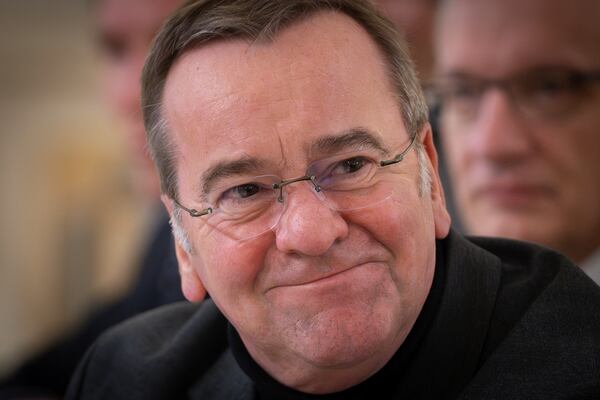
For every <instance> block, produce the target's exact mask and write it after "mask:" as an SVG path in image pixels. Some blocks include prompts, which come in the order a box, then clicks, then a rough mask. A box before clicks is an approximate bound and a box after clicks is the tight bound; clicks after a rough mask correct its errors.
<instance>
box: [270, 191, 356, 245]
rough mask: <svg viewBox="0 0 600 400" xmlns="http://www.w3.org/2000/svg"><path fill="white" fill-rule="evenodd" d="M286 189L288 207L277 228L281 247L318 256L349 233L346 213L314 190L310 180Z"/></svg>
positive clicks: (276, 234) (285, 198) (277, 237)
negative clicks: (335, 208) (322, 198)
mask: <svg viewBox="0 0 600 400" xmlns="http://www.w3.org/2000/svg"><path fill="white" fill-rule="evenodd" d="M285 191H286V192H287V193H285V194H284V202H286V206H285V210H284V212H283V215H282V216H281V219H280V221H279V224H278V225H277V227H276V228H275V236H276V245H277V248H278V249H279V250H281V251H283V252H286V253H299V254H305V255H309V256H318V255H322V254H324V253H325V252H327V250H328V249H329V248H331V246H332V245H333V244H334V243H335V242H336V241H338V240H343V239H344V238H346V237H347V236H348V224H347V222H346V221H345V220H344V218H343V217H342V215H341V214H340V213H339V212H337V211H335V210H332V209H331V208H329V207H328V206H327V205H326V204H325V203H324V202H323V201H321V199H319V198H318V195H317V194H316V193H312V192H313V191H314V189H313V188H312V187H311V186H310V184H307V183H296V184H294V185H290V186H288V187H286V190H285ZM319 195H320V194H319Z"/></svg>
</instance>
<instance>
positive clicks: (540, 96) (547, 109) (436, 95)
mask: <svg viewBox="0 0 600 400" xmlns="http://www.w3.org/2000/svg"><path fill="white" fill-rule="evenodd" d="M599 82H600V70H597V71H588V72H584V71H577V70H574V69H570V68H563V67H552V68H538V69H534V70H530V71H525V72H522V73H519V74H516V75H513V76H511V77H509V78H506V79H483V78H478V77H474V76H469V75H467V74H457V75H454V76H449V77H445V78H442V79H439V80H438V81H437V82H436V83H434V84H433V86H432V87H431V88H430V92H429V95H430V99H433V100H434V101H435V102H437V103H438V105H439V106H441V110H442V112H444V113H446V112H447V113H448V114H451V115H452V116H453V117H454V118H458V119H459V120H460V121H463V122H465V123H468V122H472V121H474V120H475V119H476V118H477V116H478V113H479V109H480V106H481V103H482V101H483V99H484V97H485V94H486V93H487V92H488V91H489V90H492V89H498V90H502V91H504V92H505V93H506V94H507V95H508V97H509V98H510V100H511V101H512V103H513V104H514V105H515V106H516V107H517V109H518V110H519V111H520V112H521V113H522V114H523V115H524V116H525V117H528V118H533V119H540V118H544V119H552V118H560V117H561V116H564V115H565V114H566V113H569V112H571V111H573V110H574V109H575V108H576V107H577V106H578V105H579V104H580V102H581V101H582V100H584V99H585V97H586V96H585V94H586V93H587V92H588V91H589V89H590V88H591V85H593V84H597V83H599Z"/></svg>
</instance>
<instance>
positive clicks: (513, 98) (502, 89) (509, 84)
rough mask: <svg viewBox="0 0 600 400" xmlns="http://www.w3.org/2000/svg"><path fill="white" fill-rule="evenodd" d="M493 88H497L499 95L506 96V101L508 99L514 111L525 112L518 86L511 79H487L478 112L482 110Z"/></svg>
mask: <svg viewBox="0 0 600 400" xmlns="http://www.w3.org/2000/svg"><path fill="white" fill-rule="evenodd" d="M492 90H495V91H496V93H497V94H498V95H500V94H501V95H504V96H505V101H507V103H508V105H509V107H511V108H512V111H513V112H517V113H519V114H521V113H522V112H523V110H522V108H523V105H522V104H521V103H522V99H521V98H520V96H519V93H518V92H519V90H518V87H516V83H515V82H513V81H512V80H511V79H489V80H487V81H485V83H484V85H483V90H482V92H481V97H480V103H479V106H478V112H481V107H482V106H483V104H484V103H485V102H486V96H487V94H488V93H489V92H490V91H492Z"/></svg>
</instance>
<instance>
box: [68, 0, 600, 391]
mask: <svg viewBox="0 0 600 400" xmlns="http://www.w3.org/2000/svg"><path fill="white" fill-rule="evenodd" d="M142 96H143V104H144V113H145V123H146V129H147V133H148V140H149V144H150V148H151V150H152V153H153V156H154V159H155V161H156V163H157V166H158V169H159V172H160V174H161V179H162V191H163V202H164V204H165V206H166V208H167V209H168V211H169V213H170V215H171V218H172V224H173V229H174V234H175V238H176V247H177V248H176V252H177V257H178V261H179V268H180V273H181V276H182V287H183V292H184V294H185V296H186V297H187V298H188V299H189V300H191V301H192V302H194V303H191V304H180V305H176V306H172V307H167V308H164V309H162V310H159V311H158V312H155V313H150V314H147V315H144V316H142V317H141V318H138V319H135V320H133V321H131V322H129V323H127V324H125V325H122V326H120V327H119V328H117V329H115V330H113V331H111V332H110V333H108V334H107V335H105V336H103V338H102V339H100V341H98V342H97V344H96V345H95V346H94V347H93V348H92V349H91V350H90V352H89V353H88V355H87V357H86V359H85V360H84V361H83V362H82V364H81V366H80V368H79V371H78V373H77V374H76V376H75V378H74V380H73V381H72V384H71V387H70V395H69V396H70V398H113V399H114V398H127V399H135V398H140V399H142V398H143V399H157V398H181V397H185V398H198V399H307V398H343V399H352V398H366V397H367V396H371V395H373V393H375V392H377V393H378V396H379V397H380V398H403V397H406V398H456V397H457V396H458V395H459V394H460V393H463V396H466V398H484V397H489V396H487V394H489V393H502V394H503V395H505V396H506V398H514V397H515V395H514V394H515V393H517V394H519V396H521V397H525V398H534V397H535V396H533V395H534V394H537V393H540V392H539V391H540V390H542V391H544V392H545V393H552V394H556V393H564V394H580V395H588V394H590V393H593V392H592V391H593V390H595V389H597V388H598V387H599V385H600V380H599V378H598V377H599V376H600V374H599V372H600V371H599V367H598V365H599V363H598V360H599V359H600V343H599V342H600V339H599V336H600V335H599V334H600V317H596V318H589V314H590V310H591V309H594V308H597V307H599V306H600V289H599V288H598V287H596V285H595V284H594V283H593V282H592V281H591V280H589V279H588V278H587V277H586V276H585V275H584V274H582V273H581V272H580V271H579V270H578V269H577V268H575V267H574V266H573V265H571V264H570V263H569V262H568V261H567V260H566V259H564V258H563V257H561V256H559V255H558V254H555V253H551V252H549V251H547V250H543V249H540V248H537V247H532V246H530V245H525V244H521V243H517V242H510V241H496V240H480V241H477V244H474V243H473V242H470V241H468V240H466V239H464V238H462V237H460V236H459V235H457V234H455V233H452V232H450V218H449V216H448V214H447V212H446V209H445V203H444V195H443V190H442V188H441V186H440V183H439V177H438V172H437V156H436V151H435V148H434V147H433V143H432V139H431V129H430V126H429V124H428V123H427V108H426V106H425V102H424V100H423V95H422V93H421V90H420V89H419V85H418V82H417V80H416V77H415V74H414V71H413V69H412V65H411V62H410V61H409V59H408V56H407V54H406V51H405V49H404V46H403V44H402V43H401V42H399V40H398V39H397V38H396V35H395V33H394V31H393V29H392V28H391V25H390V24H389V23H388V22H387V21H386V20H384V19H383V18H381V17H380V16H379V15H378V14H377V13H376V12H375V11H374V10H373V9H372V6H371V5H370V4H369V3H368V2H363V1H360V0H338V1H331V0H328V1H325V0H310V1H309V0H292V1H285V2H281V1H267V0H242V1H240V0H225V1H223V0H220V1H197V2H192V3H190V4H188V5H187V6H185V7H184V8H182V9H181V10H180V11H179V12H178V13H177V14H176V15H175V16H174V17H173V18H172V19H171V20H170V21H169V22H168V23H167V25H166V26H165V27H164V29H163V31H162V32H161V33H160V34H159V36H158V38H157V40H156V42H155V44H154V48H153V50H152V53H151V55H150V57H149V58H148V60H147V62H146V66H145V70H144V75H143V95H142ZM541 266H543V267H544V268H540V267H541ZM570 290H577V294H578V296H575V297H573V296H571V295H570ZM206 292H208V293H209V294H210V300H205V301H202V302H200V303H198V302H199V301H201V300H203V299H204V297H205V294H206ZM560 299H562V300H565V301H558V300H560ZM566 303H568V305H565V304H566ZM540 336H544V337H545V338H546V340H544V341H540V340H539V337H540ZM580 343H585V345H580ZM490 391H491V392H490ZM511 394H513V395H512V396H511ZM319 396H321V397H319Z"/></svg>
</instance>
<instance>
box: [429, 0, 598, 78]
mask: <svg viewBox="0 0 600 400" xmlns="http://www.w3.org/2000/svg"><path fill="white" fill-rule="evenodd" d="M599 5H600V2H598V1H596V0H575V1H574V2H564V1H561V0H528V1H520V0H519V1H517V0H503V1H491V0H482V1H479V0H475V1H474V0H449V1H448V2H446V3H443V7H442V10H441V14H440V19H439V24H438V31H437V34H436V51H437V53H438V56H439V63H440V65H441V67H442V69H444V70H448V69H454V68H455V67H456V65H458V66H461V65H468V66H472V67H473V68H476V69H479V70H484V71H488V72H489V73H492V74H493V73H494V71H496V72H497V74H500V75H501V74H503V73H510V72H514V71H512V70H515V69H516V70H518V69H526V68H533V67H539V66H548V65H554V66H556V65H558V66H563V65H564V66H572V67H575V68H577V67H579V68H594V67H595V66H597V65H598V63H599V62H600V59H599V53H600V52H598V51H597V46H598V45H597V43H598V40H600V24H598V23H597V18H596V17H595V15H600V6H599ZM478 63H479V65H478ZM503 69H507V70H505V71H504V70H503Z"/></svg>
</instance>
